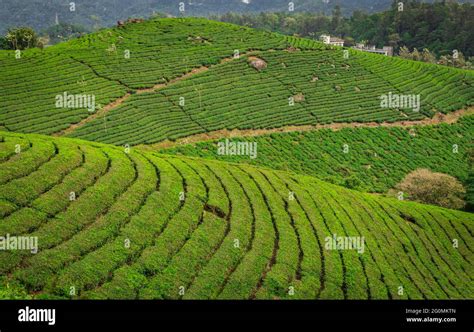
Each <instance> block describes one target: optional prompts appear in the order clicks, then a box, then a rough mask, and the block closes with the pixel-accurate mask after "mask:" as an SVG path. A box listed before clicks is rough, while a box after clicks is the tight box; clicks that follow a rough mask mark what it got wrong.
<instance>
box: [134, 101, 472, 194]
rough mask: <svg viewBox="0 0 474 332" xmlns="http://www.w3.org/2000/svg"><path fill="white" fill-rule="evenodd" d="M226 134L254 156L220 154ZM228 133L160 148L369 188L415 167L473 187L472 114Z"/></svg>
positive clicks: (387, 184)
mask: <svg viewBox="0 0 474 332" xmlns="http://www.w3.org/2000/svg"><path fill="white" fill-rule="evenodd" d="M473 111H474V110H473ZM471 113H472V112H471ZM341 127H342V126H341ZM335 128H336V129H337V127H336V126H335ZM257 133H258V132H257ZM223 134H224V133H223ZM230 136H232V138H230V142H239V141H248V142H252V143H256V144H257V147H258V157H257V158H255V159H251V158H249V157H248V156H229V155H219V153H218V149H217V147H218V144H219V142H221V143H222V142H225V139H226V138H229V137H230ZM233 136H234V135H233V132H229V133H228V135H223V136H222V137H221V138H219V139H214V140H210V141H206V142H198V143H194V144H186V140H188V139H189V138H185V139H183V140H182V141H180V142H179V144H178V143H176V146H175V147H171V148H167V149H163V150H162V151H163V153H167V154H178V155H185V156H190V157H191V156H194V157H201V158H209V159H218V160H222V161H230V162H240V163H248V164H252V165H259V166H266V167H269V168H272V169H280V170H292V171H294V172H297V173H300V174H306V175H311V176H314V177H317V178H320V179H322V180H324V181H329V182H331V183H335V184H338V185H343V186H348V187H350V188H354V189H357V190H363V191H369V192H379V193H383V192H386V191H387V190H389V189H391V188H393V187H394V186H395V185H396V184H397V183H399V182H400V181H401V180H402V179H403V178H404V177H405V176H406V175H407V174H408V173H410V172H411V171H414V170H416V169H418V168H429V169H431V170H433V171H435V172H441V173H445V174H450V175H452V176H454V177H456V178H458V179H459V180H460V181H461V182H463V183H464V184H466V186H469V185H471V186H472V184H470V183H469V174H470V172H472V167H473V165H472V162H471V163H470V158H472V155H473V154H474V151H473V149H474V147H473V145H472V143H473V142H474V116H473V115H470V116H465V117H463V118H461V119H459V120H458V122H456V123H451V124H448V123H441V124H439V125H428V126H421V125H411V126H410V125H408V124H407V125H406V126H402V125H400V127H373V128H370V127H369V128H355V127H354V128H350V127H349V128H341V129H340V130H333V129H330V128H328V129H320V130H310V131H306V132H298V131H294V132H287V133H273V134H267V135H259V136H251V137H238V136H237V135H236V137H233ZM202 140H204V138H203V139H202ZM180 144H181V145H180ZM160 145H163V146H166V145H167V143H166V142H165V143H163V144H158V145H156V146H144V147H143V148H146V149H150V150H154V151H158V150H159V147H160ZM345 145H346V146H347V150H346V152H344V146H345Z"/></svg>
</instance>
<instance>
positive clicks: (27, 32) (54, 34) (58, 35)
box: [0, 22, 89, 50]
mask: <svg viewBox="0 0 474 332" xmlns="http://www.w3.org/2000/svg"><path fill="white" fill-rule="evenodd" d="M87 32H89V31H88V30H87V29H85V28H83V27H81V26H78V25H73V24H67V23H61V22H60V23H59V24H55V25H53V26H51V27H49V28H47V29H45V30H44V31H42V32H41V33H40V34H38V33H37V32H36V31H34V30H33V28H30V27H19V28H11V29H9V30H8V31H7V33H6V34H5V36H3V37H2V36H0V50H1V49H3V50H25V49H28V48H33V47H39V48H43V47H45V46H46V45H48V44H56V43H58V42H61V41H65V40H69V39H71V38H75V37H80V36H81V35H83V34H85V33H87Z"/></svg>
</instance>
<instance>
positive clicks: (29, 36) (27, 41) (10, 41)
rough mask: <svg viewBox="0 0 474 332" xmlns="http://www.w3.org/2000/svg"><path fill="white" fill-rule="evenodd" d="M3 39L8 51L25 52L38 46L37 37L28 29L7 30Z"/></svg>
mask: <svg viewBox="0 0 474 332" xmlns="http://www.w3.org/2000/svg"><path fill="white" fill-rule="evenodd" d="M5 39H6V41H7V46H8V49H11V50H25V49H27V48H32V47H36V46H37V45H38V36H37V35H36V32H35V31H34V30H33V29H32V28H29V27H20V28H13V29H9V30H8V32H7V34H6V36H5Z"/></svg>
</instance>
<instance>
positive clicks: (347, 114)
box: [0, 18, 474, 145]
mask: <svg viewBox="0 0 474 332" xmlns="http://www.w3.org/2000/svg"><path fill="white" fill-rule="evenodd" d="M128 51H129V53H127V52H128ZM236 51H238V54H239V56H238V57H236V56H235V54H236ZM127 54H129V55H130V57H129V58H128V57H127ZM346 55H347V56H348V58H347V56H346ZM258 59H260V60H263V61H264V62H265V63H266V68H261V69H260V70H257V69H255V68H254V66H253V65H252V61H255V60H258ZM0 62H1V64H2V66H1V67H0V74H2V76H3V77H5V79H2V80H0V91H1V93H2V98H1V99H0V107H1V108H2V109H4V110H5V111H4V112H2V114H0V126H3V128H4V129H6V130H9V131H17V132H18V131H19V132H28V133H29V132H34V133H42V134H53V133H54V134H59V135H62V134H67V135H69V136H73V137H78V138H83V139H88V140H94V141H100V142H104V143H112V144H117V145H119V144H130V145H135V144H141V143H145V144H149V143H155V142H160V141H163V140H166V139H176V138H180V137H185V136H189V135H193V134H197V133H205V132H208V131H214V130H219V129H233V128H239V129H258V128H275V127H282V126H286V125H307V124H319V123H330V122H354V121H357V122H368V121H378V122H381V121H400V120H407V119H408V120H416V119H421V118H425V117H432V116H433V115H434V114H435V113H437V112H442V113H447V112H451V111H454V110H457V109H460V108H462V107H465V106H469V105H472V104H473V101H474V88H473V87H474V74H473V73H472V72H470V71H463V70H457V69H453V68H448V67H441V66H436V65H429V64H425V63H421V62H413V61H406V60H401V59H398V58H387V57H383V56H378V55H371V54H367V53H361V52H358V51H352V50H351V51H350V52H349V53H348V54H345V53H344V52H343V50H342V49H338V48H327V47H326V46H325V45H322V44H320V43H318V42H314V41H312V40H306V39H299V38H294V37H288V36H282V35H278V34H272V33H267V32H263V31H258V30H252V29H248V28H243V27H238V26H234V25H230V24H224V23H217V22H212V21H207V20H203V19H192V18H187V19H154V20H150V21H147V22H143V23H136V24H128V25H126V26H125V27H124V28H114V29H109V30H103V31H101V32H99V33H95V34H91V35H88V36H86V37H84V38H80V39H77V40H73V41H70V42H67V43H63V44H59V45H56V46H54V47H51V48H48V49H47V50H45V51H43V52H40V51H38V50H32V51H27V52H25V53H24V54H23V55H22V57H21V58H20V59H16V58H15V54H14V53H13V52H0ZM52 66H55V67H56V68H57V70H55V71H54V72H53V71H51V70H50V69H49V68H51V67H52ZM58 81H59V82H60V83H58ZM65 92H67V93H69V94H86V95H94V96H95V97H96V104H95V110H96V111H95V113H94V110H92V112H89V111H88V110H87V109H85V108H84V107H82V108H77V107H75V108H66V109H64V108H57V107H56V104H55V98H56V97H57V95H61V94H64V93H65ZM389 93H392V94H395V95H403V96H407V95H410V96H412V95H414V96H417V95H419V97H420V105H419V106H420V107H419V109H415V108H413V107H411V106H406V105H399V106H396V105H387V107H385V106H383V105H382V104H381V97H382V96H384V95H388V94H389ZM91 113H94V114H92V115H91Z"/></svg>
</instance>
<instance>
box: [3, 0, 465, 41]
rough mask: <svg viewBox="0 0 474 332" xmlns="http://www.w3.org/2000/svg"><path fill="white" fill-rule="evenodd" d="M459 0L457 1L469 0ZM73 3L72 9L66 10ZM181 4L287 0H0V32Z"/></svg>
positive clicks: (317, 5)
mask: <svg viewBox="0 0 474 332" xmlns="http://www.w3.org/2000/svg"><path fill="white" fill-rule="evenodd" d="M472 1H473V0H463V1H461V2H472ZM70 2H75V6H76V8H75V11H70ZM180 2H183V3H184V4H185V15H191V16H207V15H210V14H223V13H226V12H230V11H233V12H261V11H265V12H274V11H287V10H288V3H289V2H290V1H289V0H133V1H130V0H1V1H0V33H2V34H3V33H4V32H5V31H6V30H7V29H8V28H9V27H12V26H20V25H28V26H31V27H33V28H34V29H36V30H41V29H45V28H47V27H49V26H51V25H53V24H54V23H55V19H56V14H57V15H58V18H59V21H61V22H67V23H74V24H80V25H83V26H85V27H87V28H89V29H90V28H93V27H94V26H95V27H102V26H110V25H112V24H115V23H116V21H117V20H122V19H126V18H128V17H131V16H144V17H148V16H150V15H151V14H153V12H162V13H165V14H170V15H179V14H180V12H179V3H180ZM292 2H293V3H294V4H295V11H300V12H301V11H307V12H322V13H326V14H330V13H331V11H332V10H333V8H334V6H336V5H340V6H341V8H342V12H343V13H344V14H345V15H349V14H351V13H352V12H353V11H354V10H364V11H367V12H378V11H382V10H385V9H387V8H389V6H390V4H391V2H392V0H329V1H327V2H328V3H325V2H326V1H323V0H293V1H292Z"/></svg>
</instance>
